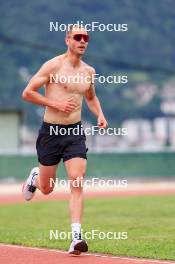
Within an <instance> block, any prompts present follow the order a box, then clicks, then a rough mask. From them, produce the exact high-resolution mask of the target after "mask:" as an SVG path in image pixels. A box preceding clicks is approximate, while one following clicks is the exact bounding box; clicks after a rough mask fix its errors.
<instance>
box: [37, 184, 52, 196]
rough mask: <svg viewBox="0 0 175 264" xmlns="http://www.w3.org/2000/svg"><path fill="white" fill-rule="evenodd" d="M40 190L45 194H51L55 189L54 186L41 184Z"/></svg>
mask: <svg viewBox="0 0 175 264" xmlns="http://www.w3.org/2000/svg"><path fill="white" fill-rule="evenodd" d="M40 191H41V192H42V193H43V194H45V195H47V194H49V193H51V192H52V191H53V187H50V186H47V185H45V186H41V188H40Z"/></svg>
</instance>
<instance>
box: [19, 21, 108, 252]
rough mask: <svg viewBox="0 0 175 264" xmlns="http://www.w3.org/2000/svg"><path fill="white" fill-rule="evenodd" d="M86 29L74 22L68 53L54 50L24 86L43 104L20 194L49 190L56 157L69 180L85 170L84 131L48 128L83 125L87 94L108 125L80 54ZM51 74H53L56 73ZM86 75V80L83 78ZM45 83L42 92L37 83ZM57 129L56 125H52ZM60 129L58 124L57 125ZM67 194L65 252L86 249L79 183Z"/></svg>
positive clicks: (86, 37)
mask: <svg viewBox="0 0 175 264" xmlns="http://www.w3.org/2000/svg"><path fill="white" fill-rule="evenodd" d="M88 41H89V35H88V34H87V32H86V30H85V29H83V28H82V27H79V26H78V25H74V26H72V27H71V28H70V30H69V31H68V32H67V33H66V38H65V42H66V45H67V51H66V53H64V54H62V55H60V56H56V57H54V58H53V59H51V60H49V61H47V62H46V63H44V64H43V65H42V67H41V68H40V69H39V71H38V72H37V73H36V74H35V75H34V76H33V77H32V79H31V80H30V82H29V83H28V85H27V87H26V88H25V89H24V91H23V94H22V98H23V99H24V100H26V101H29V102H31V103H34V104H38V105H42V106H44V107H45V113H44V120H43V123H42V125H41V128H40V130H39V135H38V138H37V141H36V149H37V155H38V161H39V167H35V168H33V169H32V170H31V172H30V175H29V177H28V178H27V180H26V182H25V183H24V185H23V196H24V199H25V200H27V201H29V200H31V199H32V198H33V196H34V194H35V192H36V189H39V190H40V191H41V192H42V193H43V194H49V193H51V192H52V191H53V187H54V186H53V185H51V184H50V179H53V181H54V180H55V177H56V170H57V167H58V164H59V163H60V160H61V159H63V162H64V164H65V168H66V172H67V175H68V179H69V180H70V181H71V182H72V183H73V181H74V180H76V179H81V178H82V177H84V176H85V173H86V161H87V157H86V151H87V148H86V144H85V140H86V136H85V134H79V135H74V134H73V133H72V134H69V135H67V134H66V135H60V134H59V135H56V134H52V135H51V134H50V128H51V127H52V129H56V127H57V128H59V129H62V128H64V129H66V130H68V129H69V131H73V130H70V128H75V127H81V110H82V101H83V97H85V100H86V103H87V105H88V108H89V109H90V111H91V112H92V113H93V114H94V115H95V116H96V117H97V123H98V126H99V127H100V128H106V127H107V121H106V119H105V117H104V114H103V111H102V109H101V106H100V102H99V100H98V98H97V96H96V94H95V89H94V82H93V76H94V74H95V70H94V68H92V67H91V66H89V65H88V64H86V63H85V62H83V61H82V60H81V58H82V56H83V54H84V53H85V50H86V48H87V46H88ZM77 74H80V75H81V76H83V81H82V79H81V82H77V83H75V82H70V81H69V82H65V81H64V82H63V81H62V82H61V81H58V82H57V81H55V82H54V81H51V78H50V77H51V76H52V77H53V76H56V77H57V79H58V80H61V77H62V76H64V80H65V78H67V80H68V78H69V77H70V76H77ZM54 80H55V79H54ZM85 80H90V82H89V81H85ZM43 86H44V88H45V95H41V94H40V93H39V92H38V89H39V88H41V87H43ZM54 131H55V130H54ZM60 131H61V130H60ZM70 189H71V195H70V203H69V211H70V218H71V228H72V242H71V245H70V249H69V253H71V254H76V255H79V254H80V253H81V252H86V251H88V245H87V242H86V241H85V240H82V239H81V221H82V213H83V188H82V185H81V184H79V185H77V184H76V187H75V186H73V184H71V185H70Z"/></svg>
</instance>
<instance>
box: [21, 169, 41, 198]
mask: <svg viewBox="0 0 175 264" xmlns="http://www.w3.org/2000/svg"><path fill="white" fill-rule="evenodd" d="M38 175H39V168H38V167H35V168H33V169H32V170H31V172H30V174H29V177H28V178H27V180H26V182H25V183H24V184H23V187H22V194H23V197H24V199H25V200H26V201H30V200H31V199H32V198H33V196H34V195H35V191H36V186H35V184H34V183H35V180H36V177H37V176H38Z"/></svg>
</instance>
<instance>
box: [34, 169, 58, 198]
mask: <svg viewBox="0 0 175 264" xmlns="http://www.w3.org/2000/svg"><path fill="white" fill-rule="evenodd" d="M57 167H58V164H56V165H52V166H45V165H42V164H39V175H38V176H37V177H36V182H35V186H36V187H37V188H38V189H39V190H40V191H41V192H42V193H43V194H49V193H51V192H52V191H53V189H54V182H55V178H56V170H57Z"/></svg>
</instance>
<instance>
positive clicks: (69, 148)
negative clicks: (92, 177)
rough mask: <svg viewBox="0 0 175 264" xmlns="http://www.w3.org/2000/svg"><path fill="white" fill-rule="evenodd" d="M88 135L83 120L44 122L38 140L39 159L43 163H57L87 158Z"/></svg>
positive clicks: (49, 164)
mask: <svg viewBox="0 0 175 264" xmlns="http://www.w3.org/2000/svg"><path fill="white" fill-rule="evenodd" d="M85 141H86V136H85V134H84V131H83V128H82V124H81V122H78V123H75V124H71V125H57V124H50V123H46V122H43V123H42V125H41V128H40V129H39V134H38V138H37V141H36V150H37V155H38V161H39V163H41V164H42V165H46V166H51V165H56V164H57V163H59V162H60V160H61V159H62V158H63V161H66V160H69V159H72V158H75V157H80V158H83V159H87V156H86V152H87V150H88V149H87V148H86V144H85Z"/></svg>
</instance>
